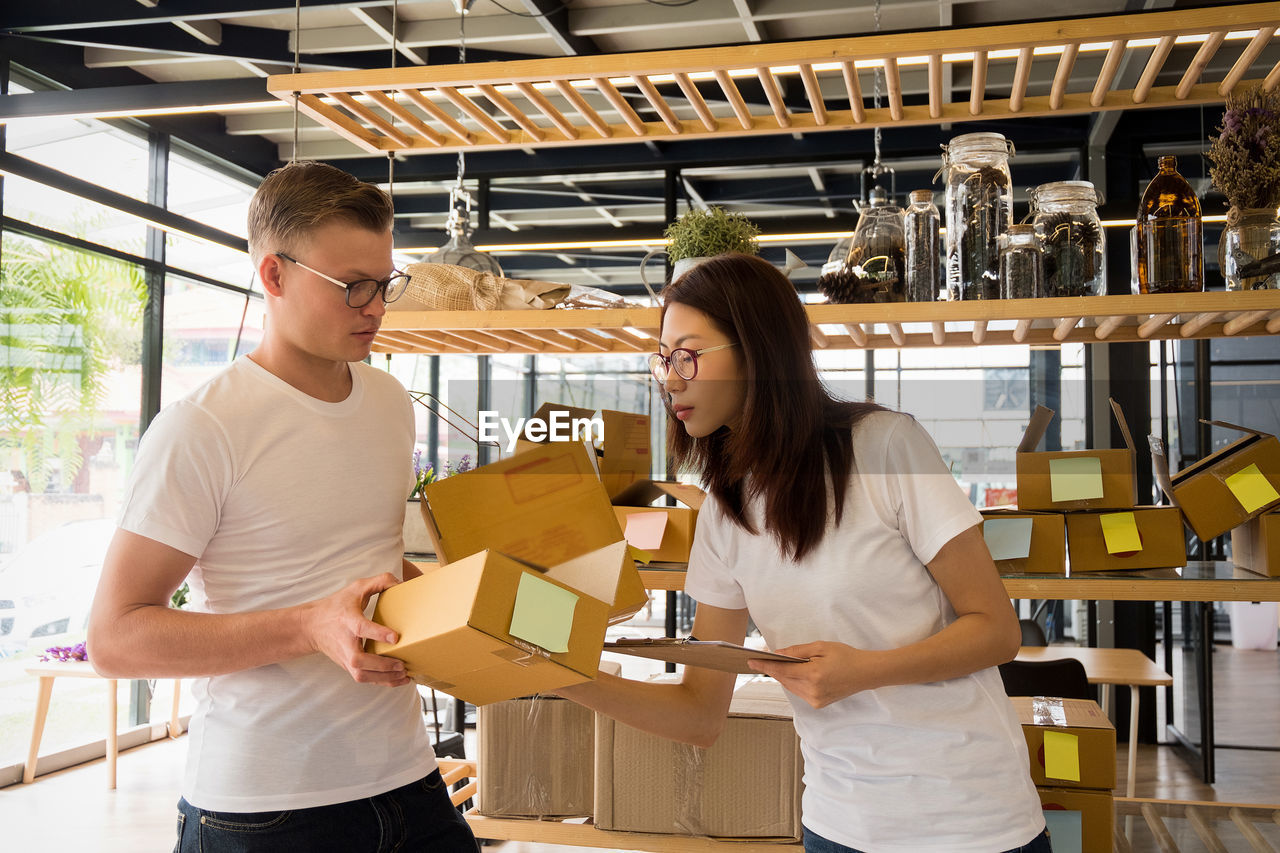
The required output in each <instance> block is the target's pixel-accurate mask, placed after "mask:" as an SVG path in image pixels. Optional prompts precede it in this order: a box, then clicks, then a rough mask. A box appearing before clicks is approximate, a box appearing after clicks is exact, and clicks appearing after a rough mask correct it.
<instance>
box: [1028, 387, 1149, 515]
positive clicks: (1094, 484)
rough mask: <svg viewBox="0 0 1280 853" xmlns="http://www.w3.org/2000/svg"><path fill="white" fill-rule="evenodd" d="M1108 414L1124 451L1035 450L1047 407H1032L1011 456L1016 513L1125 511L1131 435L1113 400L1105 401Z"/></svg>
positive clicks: (1129, 502)
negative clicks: (1015, 479)
mask: <svg viewBox="0 0 1280 853" xmlns="http://www.w3.org/2000/svg"><path fill="white" fill-rule="evenodd" d="M1111 411H1112V412H1113V413H1114V414H1115V418H1116V423H1118V424H1119V425H1120V432H1121V434H1122V435H1123V436H1124V443H1125V447H1124V448H1122V449H1118V450H1052V451H1039V452H1037V451H1036V447H1037V446H1038V445H1039V444H1040V439H1041V438H1043V437H1044V432H1045V430H1046V429H1048V427H1049V422H1050V421H1052V420H1053V409H1047V408H1045V407H1044V406H1036V410H1035V412H1034V413H1033V414H1032V415H1031V421H1030V423H1028V424H1027V431H1026V432H1025V433H1024V434H1023V436H1022V442H1021V443H1020V444H1019V445H1018V452H1017V454H1016V456H1015V458H1014V468H1015V471H1016V474H1017V480H1018V509H1021V510H1036V509H1047V510H1057V511H1066V510H1077V509H1126V508H1128V507H1131V506H1133V505H1134V504H1135V503H1136V502H1137V494H1138V479H1137V473H1136V467H1135V466H1136V462H1137V458H1136V454H1135V452H1134V448H1133V437H1132V436H1131V435H1130V434H1129V425H1128V424H1127V423H1125V420H1124V413H1123V412H1121V411H1120V406H1119V405H1118V404H1117V403H1116V401H1115V400H1112V401H1111Z"/></svg>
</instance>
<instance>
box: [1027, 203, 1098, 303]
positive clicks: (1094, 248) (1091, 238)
mask: <svg viewBox="0 0 1280 853" xmlns="http://www.w3.org/2000/svg"><path fill="white" fill-rule="evenodd" d="M1031 212H1032V215H1033V222H1034V224H1035V228H1036V232H1037V233H1039V235H1040V239H1041V240H1042V241H1043V248H1044V294H1043V295H1045V296H1102V295H1103V294H1105V293H1106V292H1107V242H1106V234H1105V232H1104V231H1103V229H1102V221H1101V220H1100V219H1098V192H1097V190H1095V189H1094V186H1093V184H1092V183H1090V182H1089V181H1055V182H1053V183H1050V184H1041V185H1040V186H1038V187H1036V188H1035V189H1034V190H1032V192H1031Z"/></svg>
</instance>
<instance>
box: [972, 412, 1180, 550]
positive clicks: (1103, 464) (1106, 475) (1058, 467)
mask: <svg viewBox="0 0 1280 853" xmlns="http://www.w3.org/2000/svg"><path fill="white" fill-rule="evenodd" d="M1111 408H1112V412H1113V413H1114V414H1115V418H1116V422H1117V423H1118V424H1119V426H1120V432H1121V434H1122V435H1123V436H1124V441H1125V447H1124V448H1119V449H1112V450H1056V451H1036V447H1037V446H1038V445H1039V444H1040V440H1041V438H1042V437H1043V436H1044V433H1045V430H1046V429H1047V428H1048V426H1049V422H1050V421H1051V420H1052V419H1053V414H1054V413H1053V410H1052V409H1047V408H1045V407H1044V406H1038V407H1037V408H1036V411H1035V413H1034V414H1033V415H1032V417H1031V422H1030V423H1029V424H1028V425H1027V431H1026V433H1025V434H1024V435H1023V438H1022V442H1021V444H1019V445H1018V452H1017V456H1016V473H1017V481H1018V508H1017V510H1005V509H992V510H984V511H983V515H984V521H983V536H984V537H985V538H986V540H987V546H988V548H990V550H991V556H992V558H993V559H995V561H996V562H997V564H998V565H1000V568H1001V569H1002V571H1007V572H1050V573H1052V572H1062V571H1064V569H1065V561H1064V559H1063V558H1064V556H1066V557H1068V558H1069V560H1070V564H1071V571H1072V572H1073V573H1077V572H1113V571H1121V570H1125V569H1152V568H1164V567H1169V566H1184V565H1186V563H1187V555H1186V548H1185V547H1184V546H1183V544H1182V542H1183V540H1182V516H1181V513H1180V512H1179V511H1178V509H1177V508H1176V507H1161V506H1137V474H1136V469H1135V465H1136V454H1135V450H1134V446H1133V438H1132V436H1131V435H1130V434H1129V427H1128V424H1126V423H1125V419H1124V413H1123V412H1121V410H1120V407H1119V406H1118V405H1117V404H1116V403H1115V401H1114V400H1113V401H1112V403H1111Z"/></svg>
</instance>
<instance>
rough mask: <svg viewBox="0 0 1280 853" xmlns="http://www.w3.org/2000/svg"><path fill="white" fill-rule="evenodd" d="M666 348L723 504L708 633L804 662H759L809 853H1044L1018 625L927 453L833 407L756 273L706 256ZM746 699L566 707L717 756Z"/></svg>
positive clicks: (777, 290) (700, 565)
mask: <svg viewBox="0 0 1280 853" xmlns="http://www.w3.org/2000/svg"><path fill="white" fill-rule="evenodd" d="M660 346H661V352H660V353H658V354H655V355H654V356H652V357H651V361H650V363H651V366H652V368H653V372H654V376H655V378H656V379H658V381H659V382H660V383H661V385H662V391H663V394H664V397H665V398H666V400H667V404H668V410H669V412H670V415H671V422H670V423H669V442H670V448H671V454H672V458H673V461H674V462H675V464H676V465H677V466H680V467H682V468H685V469H692V470H693V471H694V472H696V473H697V474H698V475H700V476H701V478H702V480H703V483H704V485H705V487H706V489H707V492H708V499H707V500H706V502H705V503H704V504H703V507H702V510H701V512H700V513H699V516H698V527H697V533H696V535H695V539H694V543H693V550H692V553H691V555H690V558H689V572H688V577H687V580H686V583H685V591H686V592H687V593H688V594H689V595H690V596H692V597H693V598H694V599H695V600H696V601H697V602H698V605H699V606H698V609H697V616H696V619H695V622H694V627H693V633H694V635H695V636H697V637H698V638H699V639H703V640H726V641H729V642H733V643H740V642H742V640H743V639H744V638H745V636H746V630H747V620H748V614H749V615H750V618H751V619H753V620H754V621H755V624H756V625H757V626H758V627H759V629H760V631H761V633H762V634H763V636H764V638H765V640H766V641H767V642H768V644H769V647H770V648H773V649H776V650H778V651H780V652H783V653H785V654H789V655H793V656H796V657H803V658H808V662H807V663H776V662H766V661H754V662H752V666H753V667H754V668H755V669H757V670H758V671H760V672H762V673H765V674H767V675H770V676H772V677H774V678H776V679H777V680H778V681H779V682H780V683H781V684H782V686H783V687H784V688H786V690H787V692H788V698H789V699H790V700H791V704H792V706H793V710H794V717H795V725H796V729H797V731H798V732H799V735H800V739H801V745H802V750H803V753H804V759H805V780H804V781H805V791H804V800H803V822H804V826H805V833H804V840H805V849H806V851H811V853H813V851H822V852H823V853H827V851H831V852H832V853H835V852H836V851H840V853H847V851H867V853H878V851H922V853H923V851H929V853H938V851H950V853H960V852H961V851H973V853H999V852H1000V851H1018V850H1021V851H1034V853H1045V851H1048V850H1049V849H1050V848H1049V842H1048V836H1047V834H1046V833H1045V832H1044V819H1043V817H1042V815H1041V811H1040V801H1039V799H1038V797H1037V796H1036V792H1035V788H1034V787H1033V786H1032V784H1031V781H1030V777H1029V774H1028V772H1027V768H1028V760H1027V751H1026V745H1025V741H1024V740H1023V737H1022V732H1021V729H1020V726H1019V723H1018V720H1017V717H1016V716H1015V714H1014V712H1013V708H1012V705H1011V703H1010V702H1009V700H1008V698H1007V697H1006V696H1005V693H1004V689H1003V687H1002V684H1001V680H1000V677H999V674H998V672H997V671H996V670H995V669H994V667H995V666H996V665H997V664H999V663H1002V662H1004V661H1007V660H1009V659H1010V658H1012V657H1013V656H1014V654H1015V653H1016V651H1017V648H1018V643H1019V629H1018V624H1017V619H1016V617H1015V615H1014V612H1013V609H1012V607H1010V605H1009V600H1008V597H1007V596H1006V594H1005V592H1004V588H1003V586H1002V585H1001V583H1000V578H999V576H998V575H997V573H996V569H995V565H994V564H993V563H992V561H991V556H990V554H989V553H988V551H987V548H986V545H985V543H984V542H983V539H982V536H981V534H980V533H979V530H978V527H977V524H978V522H979V521H980V520H981V516H980V515H979V514H978V512H977V511H976V510H975V509H974V508H973V507H972V506H971V505H970V504H969V501H968V499H967V498H966V497H965V495H964V493H963V492H962V491H961V490H960V489H959V487H958V486H957V485H956V483H955V481H954V480H953V479H952V478H951V476H950V474H949V473H948V471H947V467H946V466H945V465H944V464H943V462H942V459H941V457H940V455H939V453H938V450H937V448H936V447H935V445H934V444H933V441H932V440H931V439H930V438H929V436H928V435H927V434H926V433H925V431H924V430H923V429H922V428H921V427H920V425H919V424H917V423H916V422H915V420H913V419H912V418H911V417H909V416H907V415H902V414H897V413H894V412H890V411H888V410H886V409H883V408H881V407H879V406H875V405H873V404H869V403H847V402H841V401H838V400H835V399H833V398H832V397H831V396H830V395H829V394H828V393H827V391H826V390H825V389H824V387H823V386H822V384H821V382H820V380H819V378H818V375H817V371H816V369H815V367H814V364H813V360H812V355H811V353H810V350H809V328H808V321H807V318H806V316H805V313H804V309H803V308H802V306H801V304H800V302H799V300H798V299H797V297H796V293H795V290H794V288H792V286H791V284H790V283H789V282H788V281H787V280H786V279H785V278H784V277H783V276H782V275H781V274H780V273H779V272H778V271H777V270H775V269H774V268H773V267H772V266H770V265H769V264H767V263H765V262H764V261H762V260H760V259H758V258H754V257H749V256H746V255H723V256H720V257H716V258H712V259H710V260H708V261H705V262H703V263H701V264H699V265H698V266H697V267H695V268H694V269H692V270H690V271H689V272H687V273H685V274H684V275H683V276H681V277H680V278H679V279H678V280H676V281H675V282H673V283H672V284H671V285H670V286H668V287H667V289H666V290H665V291H664V306H663V312H662V332H661V339H660ZM823 484H825V486H824V485H823ZM733 687H734V677H733V676H732V675H729V674H726V673H722V672H718V671H713V670H707V669H697V668H692V667H690V668H687V669H686V670H685V672H684V676H683V679H682V681H681V682H680V683H679V684H647V683H640V682H635V681H628V680H626V679H621V678H617V677H610V676H606V675H604V674H601V675H600V676H599V677H598V678H597V679H596V680H595V681H593V682H590V683H587V684H582V685H575V686H573V687H570V688H565V689H563V690H562V691H560V692H561V694H562V695H564V696H566V697H568V698H570V699H573V700H575V701H577V702H580V703H582V704H584V705H587V706H588V707H591V708H594V709H595V710H598V711H600V712H602V713H605V714H607V715H609V716H611V717H614V718H616V719H618V720H621V721H622V722H625V723H627V724H628V725H631V726H634V727H636V728H639V729H643V730H645V731H649V732H652V733H654V734H658V735H662V736H664V737H668V738H672V739H675V740H679V741H684V742H688V743H694V744H698V745H701V746H709V745H710V744H711V743H713V742H714V741H715V739H716V737H717V735H718V734H719V732H720V730H721V729H722V727H723V726H724V722H725V716H726V713H727V709H728V705H729V700H730V698H731V694H732V692H733Z"/></svg>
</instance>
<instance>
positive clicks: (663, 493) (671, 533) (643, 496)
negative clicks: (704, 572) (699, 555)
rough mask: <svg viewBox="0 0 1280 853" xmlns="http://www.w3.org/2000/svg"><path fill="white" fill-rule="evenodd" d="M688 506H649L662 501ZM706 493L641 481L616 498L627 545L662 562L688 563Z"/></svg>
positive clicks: (687, 486)
mask: <svg viewBox="0 0 1280 853" xmlns="http://www.w3.org/2000/svg"><path fill="white" fill-rule="evenodd" d="M667 497H670V498H674V499H675V500H677V501H680V502H681V503H682V504H684V506H648V504H652V503H653V502H654V501H656V500H659V499H662V498H667ZM705 497H706V493H705V492H703V491H702V489H700V488H698V487H697V486H694V485H690V484H688V483H675V482H668V481H663V480H640V481H637V482H635V483H632V484H631V485H630V486H628V487H627V488H626V489H624V490H623V491H621V492H619V493H618V494H617V495H615V496H614V497H613V503H614V507H613V512H614V514H615V515H616V516H617V518H618V524H619V525H621V526H622V533H623V535H624V536H625V537H626V539H627V543H628V544H630V545H631V546H632V547H633V548H635V549H636V550H638V551H641V552H643V556H644V559H646V560H648V561H650V562H658V563H687V562H689V548H690V547H691V546H692V545H693V531H694V529H695V528H696V527H697V524H698V510H699V509H700V508H701V507H702V501H703V499H704V498H705Z"/></svg>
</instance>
